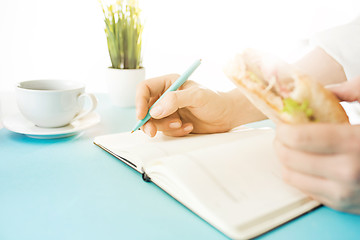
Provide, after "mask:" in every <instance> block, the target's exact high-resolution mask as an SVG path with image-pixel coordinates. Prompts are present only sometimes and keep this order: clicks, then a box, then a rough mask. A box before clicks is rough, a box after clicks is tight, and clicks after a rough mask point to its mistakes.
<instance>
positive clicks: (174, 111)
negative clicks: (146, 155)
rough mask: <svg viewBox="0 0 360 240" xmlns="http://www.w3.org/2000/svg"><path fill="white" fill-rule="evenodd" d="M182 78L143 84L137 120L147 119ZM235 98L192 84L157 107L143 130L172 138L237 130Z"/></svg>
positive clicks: (146, 81)
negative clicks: (174, 84)
mask: <svg viewBox="0 0 360 240" xmlns="http://www.w3.org/2000/svg"><path fill="white" fill-rule="evenodd" d="M178 78H179V75H177V74H171V75H165V76H161V77H156V78H152V79H148V80H145V81H143V82H142V83H141V84H140V85H139V86H138V89H137V94H136V113H137V118H138V119H143V118H144V117H145V116H146V115H147V113H148V110H149V108H150V107H151V106H153V104H154V102H155V101H156V100H157V99H158V98H159V96H161V95H163V94H164V92H165V91H166V90H167V89H168V88H169V86H171V85H172V84H173V83H174V82H175V81H176V80H177V79H178ZM233 94H235V93H234V92H228V93H222V92H214V91H212V90H210V89H206V88H203V87H201V86H200V85H199V84H198V83H196V82H194V81H191V80H188V81H186V82H185V83H184V84H183V85H182V86H181V87H180V88H179V89H178V90H177V91H172V92H168V93H167V94H165V95H164V97H163V98H162V99H161V100H160V101H159V102H157V103H156V104H154V106H153V107H152V109H151V111H150V115H151V118H150V120H149V121H147V122H146V123H145V124H144V125H143V126H142V127H141V129H142V130H143V131H144V132H145V133H146V134H148V135H149V136H151V137H154V136H155V134H156V132H157V131H162V132H163V133H164V134H165V135H169V136H185V135H187V134H189V133H213V132H226V131H228V130H230V129H231V128H232V127H235V126H233V125H232V124H233V123H232V122H231V119H233V116H232V114H233V113H234V108H233V100H232V96H231V95H233ZM246 103H248V102H246ZM239 106H241V105H239Z"/></svg>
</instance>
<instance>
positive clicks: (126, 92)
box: [107, 68, 145, 107]
mask: <svg viewBox="0 0 360 240" xmlns="http://www.w3.org/2000/svg"><path fill="white" fill-rule="evenodd" d="M107 71H108V74H107V85H108V93H109V96H110V99H111V102H112V103H113V104H114V105H116V106H119V107H135V96H136V86H137V85H138V84H139V83H140V82H141V81H143V80H145V68H140V69H115V68H108V70H107Z"/></svg>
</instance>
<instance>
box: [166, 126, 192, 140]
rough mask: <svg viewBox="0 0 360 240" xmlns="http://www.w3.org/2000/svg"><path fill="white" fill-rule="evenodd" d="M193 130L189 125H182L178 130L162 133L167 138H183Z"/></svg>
mask: <svg viewBox="0 0 360 240" xmlns="http://www.w3.org/2000/svg"><path fill="white" fill-rule="evenodd" d="M193 129H194V127H193V125H192V124H191V123H186V124H183V126H181V128H179V129H174V130H168V131H163V133H164V134H165V135H167V136H173V137H183V136H186V135H188V134H190V133H191V131H192V130H193Z"/></svg>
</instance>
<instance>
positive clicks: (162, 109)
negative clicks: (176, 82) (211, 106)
mask: <svg viewBox="0 0 360 240" xmlns="http://www.w3.org/2000/svg"><path fill="white" fill-rule="evenodd" d="M201 92H202V90H201V89H199V88H197V89H196V91H195V88H187V89H184V90H177V91H174V92H168V93H166V94H165V96H164V97H163V98H162V99H161V100H160V101H159V102H157V103H156V104H155V105H154V106H153V107H152V108H151V110H150V115H151V116H152V117H153V118H155V119H160V118H164V117H167V116H169V115H171V114H173V113H174V112H176V111H177V110H178V109H179V108H184V107H199V106H201V104H202V103H203V102H204V101H205V99H203V97H202V93H201Z"/></svg>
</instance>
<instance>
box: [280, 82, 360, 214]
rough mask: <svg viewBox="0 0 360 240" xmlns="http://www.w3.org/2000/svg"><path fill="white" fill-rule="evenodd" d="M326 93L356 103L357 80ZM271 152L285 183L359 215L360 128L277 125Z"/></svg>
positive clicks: (337, 207)
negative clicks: (332, 93) (281, 166)
mask: <svg viewBox="0 0 360 240" xmlns="http://www.w3.org/2000/svg"><path fill="white" fill-rule="evenodd" d="M330 90H331V91H333V92H334V93H335V94H336V95H337V96H338V97H339V99H340V100H343V101H358V100H359V97H360V78H357V79H354V80H353V81H349V82H345V83H343V84H341V85H338V86H334V87H331V88H330ZM275 149H276V151H277V154H278V157H279V159H280V161H281V163H282V165H283V178H284V180H285V181H286V182H288V183H289V184H291V185H293V186H295V187H297V188H298V189H300V190H301V191H303V192H304V193H306V194H308V195H309V196H311V197H312V198H314V199H315V200H318V201H319V202H321V203H323V204H325V205H327V206H329V207H332V208H334V209H338V210H341V211H345V212H351V213H357V214H360V126H356V125H355V126H351V125H349V124H322V123H314V124H304V125H288V124H280V125H278V126H277V129H276V140H275Z"/></svg>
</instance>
